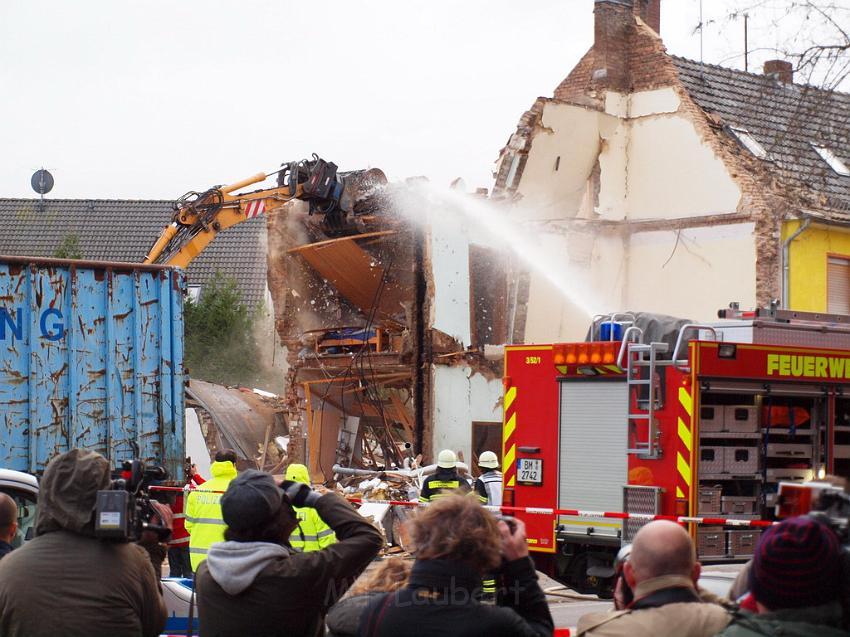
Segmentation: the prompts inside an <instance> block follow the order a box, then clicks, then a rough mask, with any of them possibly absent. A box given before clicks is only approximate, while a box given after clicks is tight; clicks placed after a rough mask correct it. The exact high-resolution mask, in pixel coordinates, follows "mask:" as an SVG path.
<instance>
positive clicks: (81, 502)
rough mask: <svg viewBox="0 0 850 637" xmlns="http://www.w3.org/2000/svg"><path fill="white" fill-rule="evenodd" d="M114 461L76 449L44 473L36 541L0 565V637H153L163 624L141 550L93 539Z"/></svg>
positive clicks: (153, 580) (162, 607)
mask: <svg viewBox="0 0 850 637" xmlns="http://www.w3.org/2000/svg"><path fill="white" fill-rule="evenodd" d="M109 479H110V478H109V464H108V463H107V461H106V459H105V458H103V457H102V456H100V455H98V454H95V453H92V452H90V451H80V450H76V449H75V450H73V451H71V452H69V453H66V454H63V455H62V456H59V457H58V458H57V459H55V460H54V461H53V462H52V463H51V464H50V466H49V467H48V468H47V471H46V473H45V474H44V478H43V479H42V481H41V489H40V493H39V503H38V504H39V507H38V521H37V524H36V529H35V532H36V537H35V538H34V539H33V540H31V541H29V542H27V543H26V544H25V545H24V546H22V547H21V548H18V549H15V550H14V551H12V553H10V554H9V555H7V556H6V557H4V558H3V559H2V560H0V635H2V636H3V637H17V636H22V637H23V636H26V637H40V636H42V635H44V636H45V637H47V636H48V635H49V636H51V637H53V636H54V635H63V637H65V636H67V637H74V636H77V635H79V636H83V635H85V636H87V637H88V636H92V635H103V636H104V637H106V636H109V637H130V636H132V637H138V636H140V635H141V636H143V637H148V636H154V635H158V634H159V632H160V631H161V630H162V628H163V627H164V626H165V617H166V613H165V604H164V602H163V600H162V594H161V590H160V587H159V581H158V580H157V578H156V577H155V575H154V572H153V567H152V566H151V562H150V560H149V559H148V556H147V553H145V551H144V549H142V548H141V547H139V546H137V545H135V544H122V543H115V542H103V541H101V540H98V539H96V538H95V537H94V506H95V497H96V493H97V490H98V489H105V488H108V486H109Z"/></svg>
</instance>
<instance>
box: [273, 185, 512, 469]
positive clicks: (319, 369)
mask: <svg viewBox="0 0 850 637" xmlns="http://www.w3.org/2000/svg"><path fill="white" fill-rule="evenodd" d="M364 178H365V179H367V180H369V181H370V182H371V184H372V186H371V188H372V194H371V195H369V196H366V197H365V198H364V200H363V201H361V202H358V204H357V205H356V206H355V213H354V214H352V215H349V216H348V217H347V218H344V219H339V218H337V219H329V217H328V216H322V215H310V214H309V213H308V212H307V209H306V206H304V205H303V204H302V203H301V202H289V203H286V204H284V205H282V206H281V207H280V208H279V209H277V210H276V211H274V212H273V214H269V216H268V224H269V226H268V249H269V259H268V264H269V278H268V281H269V289H270V291H271V296H272V299H273V306H274V314H275V326H276V330H277V333H278V335H279V338H280V341H281V343H282V344H283V345H284V348H285V350H286V352H287V362H288V366H289V367H288V372H287V377H286V391H285V396H284V401H285V408H286V412H287V413H286V419H287V422H288V427H289V434H290V438H289V450H288V456H289V458H290V460H291V461H300V462H304V463H305V464H307V465H308V467H309V469H310V472H311V475H312V478H313V480H314V481H316V482H327V481H329V480H331V479H333V477H334V474H335V471H334V467H335V466H340V467H347V468H351V469H364V468H365V469H392V468H398V469H404V468H406V467H407V468H409V467H410V466H411V465H412V464H413V463H414V462H416V464H417V465H419V466H421V465H422V464H427V463H428V461H430V459H431V458H433V457H434V456H435V455H436V452H437V451H439V449H442V448H450V449H453V450H455V451H458V452H460V455H461V457H465V458H466V459H467V460H472V459H474V458H476V457H477V454H478V453H480V451H483V450H485V449H490V450H493V451H496V452H497V453H498V454H501V403H500V401H501V391H502V385H501V361H497V362H492V361H487V360H485V358H484V355H483V350H484V345H485V344H490V343H496V344H501V343H503V342H504V341H505V337H506V329H507V327H506V320H505V313H504V307H505V296H506V290H507V270H506V265H505V264H506V260H505V259H504V258H502V257H501V256H500V255H499V254H498V253H497V252H495V251H493V250H490V249H488V248H486V247H482V246H477V245H475V244H471V243H470V239H469V237H468V236H467V234H466V233H465V232H464V229H463V228H462V227H460V225H458V227H457V228H452V227H451V224H449V226H448V227H444V225H443V224H440V227H439V228H437V227H434V226H431V225H429V224H428V223H427V222H423V219H424V218H425V215H424V214H423V215H422V216H421V217H420V216H419V215H418V213H417V211H416V210H410V208H411V205H410V203H409V202H408V203H407V204H405V205H402V204H401V203H400V201H401V199H402V197H403V195H404V194H405V191H406V190H407V189H408V188H409V186H407V185H387V184H386V178H385V177H384V175H383V173H381V171H379V170H375V169H373V170H371V171H368V174H367V175H366V176H365V177H364ZM402 208H404V210H402ZM423 459H424V461H423ZM414 466H416V465H414ZM360 479H362V478H360Z"/></svg>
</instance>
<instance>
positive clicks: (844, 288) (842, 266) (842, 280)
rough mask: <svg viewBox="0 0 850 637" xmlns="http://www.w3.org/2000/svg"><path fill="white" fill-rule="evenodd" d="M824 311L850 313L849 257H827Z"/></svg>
mask: <svg viewBox="0 0 850 637" xmlns="http://www.w3.org/2000/svg"><path fill="white" fill-rule="evenodd" d="M826 311H827V312H828V313H829V314H850V259H847V258H842V257H827V263H826Z"/></svg>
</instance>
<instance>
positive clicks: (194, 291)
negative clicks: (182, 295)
mask: <svg viewBox="0 0 850 637" xmlns="http://www.w3.org/2000/svg"><path fill="white" fill-rule="evenodd" d="M186 296H188V297H189V298H190V299H191V301H192V303H197V302H198V300H199V299H200V298H201V286H200V285H187V286H186Z"/></svg>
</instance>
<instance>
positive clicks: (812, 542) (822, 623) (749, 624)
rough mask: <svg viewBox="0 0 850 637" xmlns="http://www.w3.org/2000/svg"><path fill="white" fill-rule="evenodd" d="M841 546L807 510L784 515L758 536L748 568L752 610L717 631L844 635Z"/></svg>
mask: <svg viewBox="0 0 850 637" xmlns="http://www.w3.org/2000/svg"><path fill="white" fill-rule="evenodd" d="M841 560H842V556H841V546H840V544H839V541H838V537H837V536H836V535H835V533H834V532H833V531H832V530H831V529H830V528H829V527H828V526H826V525H825V524H823V523H821V522H819V521H818V520H815V519H814V518H812V517H809V516H800V517H796V518H790V519H788V520H784V521H782V522H780V523H779V524H777V525H775V526H772V527H770V528H769V529H767V530H766V531H765V532H764V534H763V535H762V536H761V539H760V540H759V543H758V545H757V546H756V552H755V555H754V556H753V560H752V564H751V566H750V569H749V573H748V584H749V590H750V594H751V596H752V598H753V601H754V603H755V607H756V613H745V612H741V613H739V614H737V615H736V616H735V618H734V620H733V621H732V623H731V624H729V626H728V627H727V628H726V630H724V631H723V632H722V633H720V634H721V635H722V637H756V636H760V635H786V636H787V637H795V636H801V637H802V636H804V635H818V636H819V637H839V635H845V636H846V635H847V634H848V633H847V631H846V630H844V629H843V627H842V609H841V603H840V596H841V584H842V577H846V575H844V574H842V572H841Z"/></svg>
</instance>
